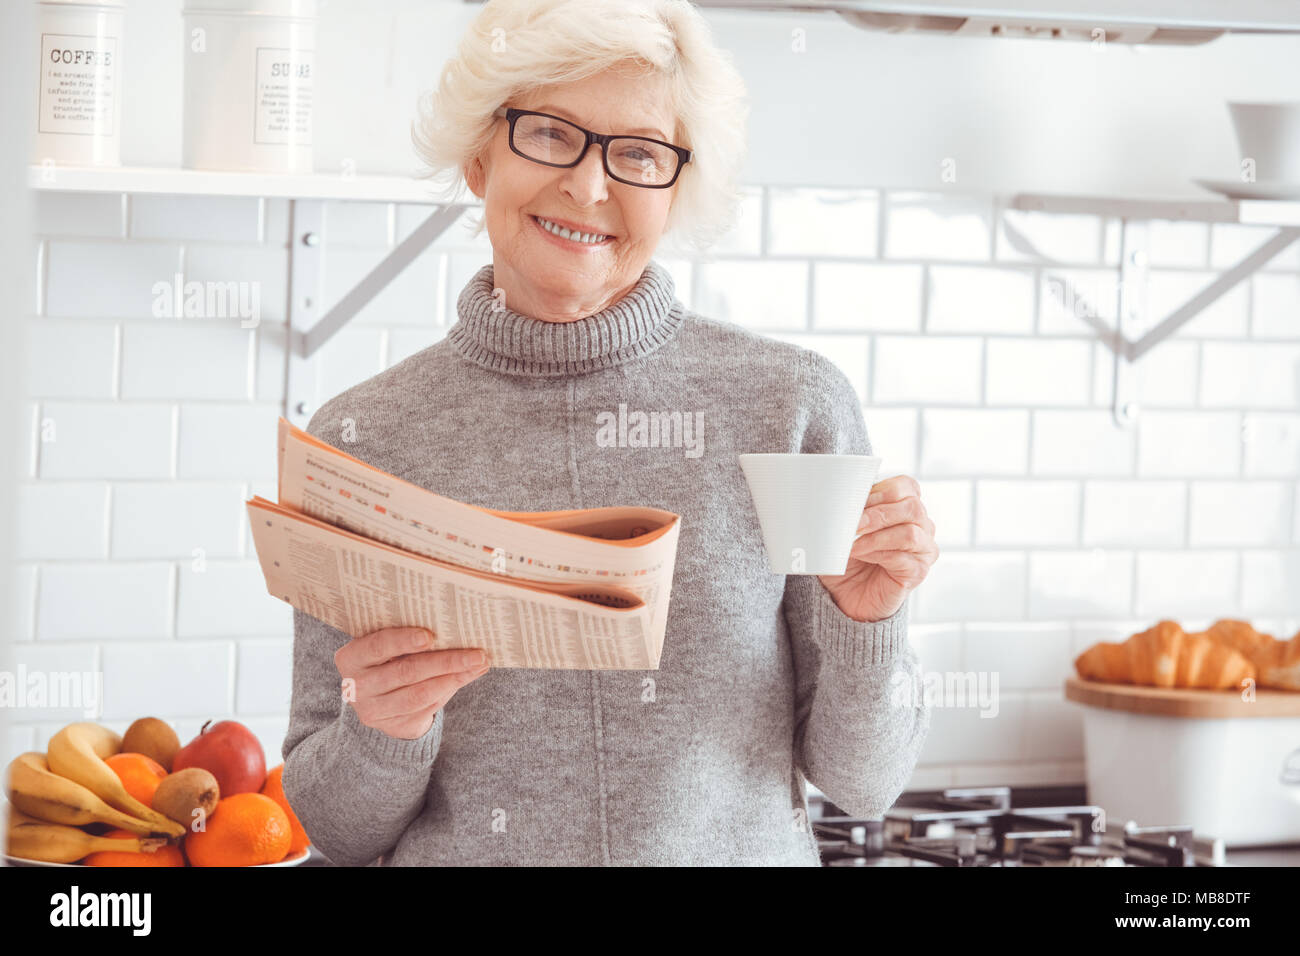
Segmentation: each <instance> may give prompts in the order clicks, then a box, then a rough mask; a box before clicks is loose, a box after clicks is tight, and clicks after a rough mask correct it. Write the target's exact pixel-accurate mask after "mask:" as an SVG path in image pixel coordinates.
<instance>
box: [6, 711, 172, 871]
mask: <svg viewBox="0 0 1300 956" xmlns="http://www.w3.org/2000/svg"><path fill="white" fill-rule="evenodd" d="M121 748H122V738H121V737H120V736H119V735H118V734H116V733H115V732H114V731H112V730H110V729H108V728H107V727H102V726H100V725H99V724H94V723H90V722H85V721H83V722H80V723H75V724H69V725H68V726H66V727H64V728H63V729H62V730H60V731H59V732H58V733H57V734H55V735H54V736H53V737H52V738H50V743H49V750H48V753H44V754H42V753H37V752H35V751H33V752H29V753H25V754H21V755H19V756H18V757H15V758H14V760H13V762H11V763H10V764H9V770H8V774H7V777H6V781H5V783H6V791H7V793H8V795H9V802H10V804H11V805H12V806H11V808H10V813H9V831H8V840H7V844H6V851H5V852H7V853H8V854H9V855H10V856H15V857H22V858H23V859H27V860H40V861H43V862H46V863H72V862H74V861H76V860H80V859H81V858H82V857H84V856H87V855H88V854H90V853H93V852H95V851H96V850H119V851H127V852H131V851H135V852H141V853H149V852H152V851H154V850H156V849H157V848H158V847H160V846H162V845H163V844H165V843H167V842H168V840H169V839H175V838H178V837H181V836H184V834H185V832H186V831H185V827H184V826H183V825H182V824H180V823H177V822H176V821H175V820H172V819H170V818H168V817H165V816H163V815H162V814H161V813H158V812H157V811H156V810H153V809H152V808H150V807H147V806H145V805H144V804H143V803H141V802H140V801H139V800H137V799H135V797H133V796H131V794H129V793H128V792H127V790H126V787H125V786H123V785H122V781H121V780H120V779H119V778H118V776H117V774H116V773H114V772H113V768H111V767H110V766H109V765H108V764H106V763H105V762H104V760H105V758H107V757H111V756H112V755H113V754H115V753H117V752H118V751H119V750H121ZM91 823H107V824H110V825H112V826H114V827H118V828H120V829H123V830H129V831H130V832H132V833H135V834H139V836H138V837H137V838H136V839H133V840H120V839H109V838H105V837H98V836H95V835H94V834H92V833H88V832H87V831H85V830H81V829H78V828H79V827H83V826H85V825H87V824H91Z"/></svg>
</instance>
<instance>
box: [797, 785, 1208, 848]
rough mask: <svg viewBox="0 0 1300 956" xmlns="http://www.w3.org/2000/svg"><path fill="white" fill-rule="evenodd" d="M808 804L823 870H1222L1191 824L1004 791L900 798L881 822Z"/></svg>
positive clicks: (949, 792)
mask: <svg viewBox="0 0 1300 956" xmlns="http://www.w3.org/2000/svg"><path fill="white" fill-rule="evenodd" d="M821 811H822V813H821V816H820V817H818V816H817V815H816V814H815V813H813V812H812V808H811V807H810V817H811V819H812V825H813V833H814V835H815V836H816V838H817V847H818V850H819V852H820V853H821V858H822V864H823V865H824V866H1197V865H1208V866H1214V865H1220V864H1221V863H1222V860H1223V848H1222V841H1218V840H1213V841H1210V840H1198V839H1196V838H1195V837H1194V835H1193V833H1192V828H1191V827H1188V826H1167V827H1139V826H1137V825H1136V824H1135V823H1133V822H1132V821H1129V822H1128V823H1127V824H1126V825H1125V826H1124V828H1123V832H1122V833H1116V832H1114V831H1113V829H1106V828H1104V821H1105V814H1104V812H1103V811H1102V809H1101V808H1100V807H1096V806H1087V805H1079V804H1068V803H1067V804H1062V805H1054V806H1021V807H1013V806H1012V804H1011V788H1010V787H967V788H952V789H947V790H937V791H918V792H914V793H905V794H903V796H902V797H900V799H899V801H898V803H897V804H896V805H895V806H894V807H893V808H892V809H890V810H889V811H888V812H886V814H885V816H884V818H883V819H879V820H873V819H860V818H855V817H850V816H847V815H845V814H843V813H842V812H841V811H840V810H839V808H837V807H836V806H835V805H834V804H832V803H830V802H829V801H823V802H822V803H821Z"/></svg>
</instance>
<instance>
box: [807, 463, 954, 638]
mask: <svg viewBox="0 0 1300 956" xmlns="http://www.w3.org/2000/svg"><path fill="white" fill-rule="evenodd" d="M863 531H865V532H866V533H865V534H862V536H861V537H859V538H858V539H857V540H856V541H854V542H853V548H852V550H851V551H850V552H849V566H848V568H847V569H846V570H845V572H844V573H843V574H841V575H836V576H829V575H825V574H819V575H818V576H817V577H818V579H819V580H820V581H821V582H822V584H823V585H824V586H825V587H826V590H827V591H829V592H830V594H831V598H832V599H833V600H834V601H835V604H836V606H837V607H839V609H840V610H841V611H843V612H844V613H845V614H847V615H848V616H849V617H851V618H853V619H854V620H855V621H872V622H874V621H883V620H884V619H885V618H887V617H891V616H892V615H893V614H895V613H896V612H897V611H898V609H899V608H900V607H902V606H903V601H905V600H906V599H907V592H908V591H910V590H912V588H914V587H916V586H917V585H918V584H920V583H921V582H922V581H924V580H925V576H926V575H927V574H929V573H930V566H931V565H932V564H934V562H935V559H937V558H938V557H939V548H938V547H937V546H936V545H935V543H934V522H933V521H931V520H930V518H929V516H928V515H927V514H926V513H925V505H923V504H921V487H920V485H918V484H917V483H916V479H914V478H912V477H910V476H909V475H896V476H894V477H893V478H886V479H885V480H884V481H878V482H876V483H875V484H874V485H872V486H871V493H870V494H869V495H867V503H866V505H865V506H864V507H863V509H862V518H861V520H859V522H858V533H859V534H861V532H863Z"/></svg>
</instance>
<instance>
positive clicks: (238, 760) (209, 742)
mask: <svg viewBox="0 0 1300 956" xmlns="http://www.w3.org/2000/svg"><path fill="white" fill-rule="evenodd" d="M208 724H212V721H210V720H209V721H208V722H207V723H205V724H204V725H203V727H202V729H200V730H199V735H198V736H197V737H195V738H194V739H193V740H191V741H190V742H189V743H187V744H186V745H185V746H184V747H182V748H181V749H180V750H178V751H176V757H175V759H173V760H172V773H175V772H176V771H177V770H184V769H185V768H186V767H200V768H202V769H204V770H206V771H207V772H208V773H210V774H212V776H214V777H216V778H217V786H218V787H219V788H220V791H221V796H222V797H223V798H224V797H228V796H230V795H231V794H235V793H258V792H259V791H260V790H261V789H262V785H263V784H264V783H266V755H265V754H264V753H263V752H262V745H261V743H260V742H259V741H258V739H257V737H255V736H254V735H253V732H252V731H251V730H249V729H248V728H247V727H245V726H244V725H243V724H241V723H239V722H238V721H234V720H222V721H219V722H218V723H215V724H212V729H210V730H209V729H208Z"/></svg>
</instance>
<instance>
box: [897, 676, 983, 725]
mask: <svg viewBox="0 0 1300 956" xmlns="http://www.w3.org/2000/svg"><path fill="white" fill-rule="evenodd" d="M891 683H892V685H893V686H892V688H891V690H890V698H889V699H890V703H892V704H893V705H894V706H895V707H920V706H921V705H922V704H923V703H924V705H925V706H927V707H978V708H979V710H980V716H981V717H996V716H997V715H998V672H997V671H924V672H921V673H917V674H912V675H909V674H908V673H907V672H906V671H895V673H894V675H893V677H892V678H891Z"/></svg>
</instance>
